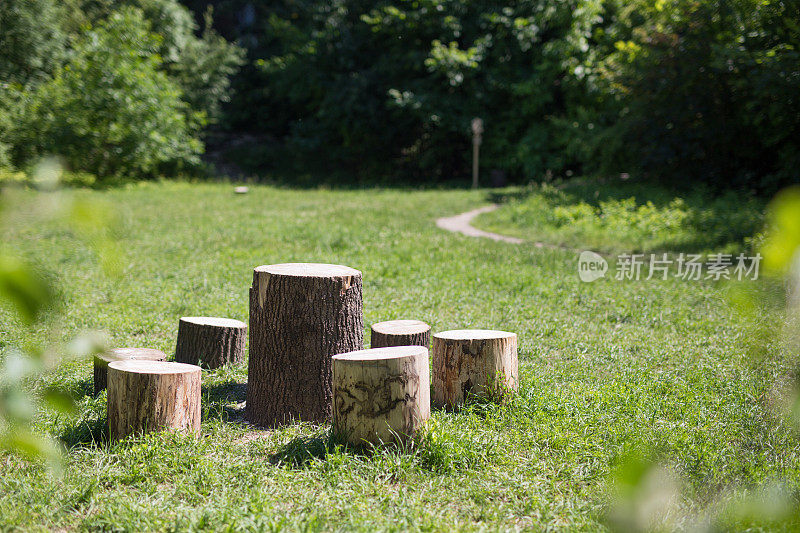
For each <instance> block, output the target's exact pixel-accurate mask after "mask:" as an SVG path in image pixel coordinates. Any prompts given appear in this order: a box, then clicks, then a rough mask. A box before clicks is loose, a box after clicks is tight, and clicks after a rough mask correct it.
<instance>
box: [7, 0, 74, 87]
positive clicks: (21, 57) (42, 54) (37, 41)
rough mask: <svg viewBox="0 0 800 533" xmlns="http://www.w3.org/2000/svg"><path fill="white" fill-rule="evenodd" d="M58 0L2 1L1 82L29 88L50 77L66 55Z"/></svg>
mask: <svg viewBox="0 0 800 533" xmlns="http://www.w3.org/2000/svg"><path fill="white" fill-rule="evenodd" d="M60 15H61V13H60V11H59V9H58V8H57V7H56V4H55V2H54V0H25V1H17V0H3V2H0V83H19V84H22V85H26V84H28V83H30V82H33V81H36V80H38V79H41V78H43V77H46V76H48V75H49V74H51V73H52V72H53V70H54V69H55V68H56V67H57V66H58V64H59V61H60V60H61V59H62V58H63V56H64V45H65V37H66V36H65V35H64V33H63V31H62V30H61V27H60V23H59V18H60Z"/></svg>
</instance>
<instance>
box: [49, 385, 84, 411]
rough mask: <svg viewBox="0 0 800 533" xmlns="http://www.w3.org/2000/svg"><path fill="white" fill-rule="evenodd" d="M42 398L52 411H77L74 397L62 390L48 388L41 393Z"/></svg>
mask: <svg viewBox="0 0 800 533" xmlns="http://www.w3.org/2000/svg"><path fill="white" fill-rule="evenodd" d="M42 400H44V403H45V404H46V405H47V406H48V407H50V409H52V410H53V411H56V412H58V413H63V414H67V415H71V414H74V413H75V412H76V411H77V405H76V404H75V399H74V398H73V397H72V396H71V395H70V394H68V393H66V392H64V391H63V390H60V389H56V388H50V389H47V390H46V391H45V392H44V394H42Z"/></svg>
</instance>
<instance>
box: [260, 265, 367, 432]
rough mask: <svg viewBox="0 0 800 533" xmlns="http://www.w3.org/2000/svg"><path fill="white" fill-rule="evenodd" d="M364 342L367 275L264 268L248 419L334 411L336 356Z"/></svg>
mask: <svg viewBox="0 0 800 533" xmlns="http://www.w3.org/2000/svg"><path fill="white" fill-rule="evenodd" d="M363 340H364V317H363V311H362V301H361V272H359V271H358V270H355V269H353V268H350V267H346V266H339V265H326V264H316V263H285V264H279V265H264V266H260V267H257V268H256V269H255V271H254V273H253V286H252V287H251V288H250V360H249V367H248V383H247V416H248V418H249V420H250V421H251V422H253V423H255V424H257V425H260V426H276V425H279V424H283V423H285V422H289V421H291V420H294V419H300V420H305V421H312V422H322V421H325V420H328V419H329V418H330V415H331V356H333V355H336V354H339V353H346V352H352V351H354V350H360V349H361V348H363Z"/></svg>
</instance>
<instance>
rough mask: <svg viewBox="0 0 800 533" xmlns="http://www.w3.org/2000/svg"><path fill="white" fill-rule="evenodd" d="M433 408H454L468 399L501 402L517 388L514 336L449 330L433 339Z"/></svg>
mask: <svg viewBox="0 0 800 533" xmlns="http://www.w3.org/2000/svg"><path fill="white" fill-rule="evenodd" d="M431 353H432V359H433V404H434V405H435V406H437V407H447V408H455V407H458V406H459V405H460V404H462V403H464V401H465V400H467V399H468V398H469V397H470V396H473V395H474V396H476V397H479V398H482V399H486V400H494V401H502V400H504V399H505V398H506V397H507V396H508V395H509V394H511V393H513V392H515V391H517V389H518V388H519V368H518V362H517V335H516V334H515V333H508V332H505V331H493V330H480V329H479V330H474V329H473V330H469V329H466V330H452V331H443V332H441V333H436V334H434V335H433V340H432V341H431Z"/></svg>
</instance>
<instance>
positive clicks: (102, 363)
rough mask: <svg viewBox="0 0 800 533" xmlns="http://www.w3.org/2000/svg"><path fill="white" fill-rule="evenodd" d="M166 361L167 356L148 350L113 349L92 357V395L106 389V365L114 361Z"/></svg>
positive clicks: (157, 351) (158, 351)
mask: <svg viewBox="0 0 800 533" xmlns="http://www.w3.org/2000/svg"><path fill="white" fill-rule="evenodd" d="M129 360H130V361H166V360H167V355H166V354H165V353H164V352H162V351H160V350H151V349H150V348H114V349H113V350H110V351H108V352H104V353H101V354H97V355H95V356H94V393H95V395H97V394H100V392H101V391H104V390H105V388H106V381H107V375H108V364H109V363H112V362H114V361H129Z"/></svg>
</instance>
